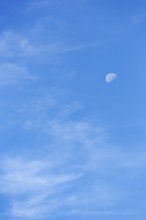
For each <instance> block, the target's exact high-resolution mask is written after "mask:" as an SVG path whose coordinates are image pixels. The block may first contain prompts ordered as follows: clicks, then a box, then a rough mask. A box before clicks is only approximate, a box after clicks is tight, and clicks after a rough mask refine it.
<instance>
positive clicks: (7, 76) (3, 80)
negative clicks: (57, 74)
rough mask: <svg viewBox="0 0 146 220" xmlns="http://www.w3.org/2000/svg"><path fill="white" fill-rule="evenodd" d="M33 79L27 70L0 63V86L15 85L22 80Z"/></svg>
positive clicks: (18, 66) (13, 64) (15, 65)
mask: <svg viewBox="0 0 146 220" xmlns="http://www.w3.org/2000/svg"><path fill="white" fill-rule="evenodd" d="M35 78H36V77H33V76H31V75H30V74H29V72H28V70H27V69H26V68H25V67H23V66H20V65H17V64H15V63H1V64H0V85H8V84H15V83H17V82H19V81H23V80H32V79H35Z"/></svg>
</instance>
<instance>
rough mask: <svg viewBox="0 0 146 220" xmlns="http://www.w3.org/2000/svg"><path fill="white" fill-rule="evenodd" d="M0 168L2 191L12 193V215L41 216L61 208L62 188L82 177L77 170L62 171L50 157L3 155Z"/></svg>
mask: <svg viewBox="0 0 146 220" xmlns="http://www.w3.org/2000/svg"><path fill="white" fill-rule="evenodd" d="M0 170H1V174H0V193H2V194H7V195H9V196H10V198H11V199H10V201H11V214H12V216H13V217H35V216H36V215H37V216H38V217H40V216H42V215H44V214H46V213H49V212H52V210H53V211H54V209H55V210H56V209H57V210H58V208H59V206H60V204H61V196H60V199H58V196H59V195H60V193H61V192H62V190H63V191H64V189H66V187H67V186H68V185H69V184H70V182H72V181H75V180H77V179H79V178H80V177H81V175H80V174H76V173H59V172H57V170H54V168H53V167H52V166H51V165H50V164H49V162H48V161H35V160H32V161H28V160H25V159H22V158H7V159H3V160H2V161H1V169H0ZM60 191H61V192H60ZM62 193H63V192H62ZM57 195H58V196H57ZM53 203H54V205H53Z"/></svg>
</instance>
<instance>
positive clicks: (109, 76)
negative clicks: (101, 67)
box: [106, 73, 117, 83]
mask: <svg viewBox="0 0 146 220" xmlns="http://www.w3.org/2000/svg"><path fill="white" fill-rule="evenodd" d="M116 77H117V75H116V74H115V73H109V74H107V76H106V82H107V83H111V82H112V81H113V80H115V79H116Z"/></svg>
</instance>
